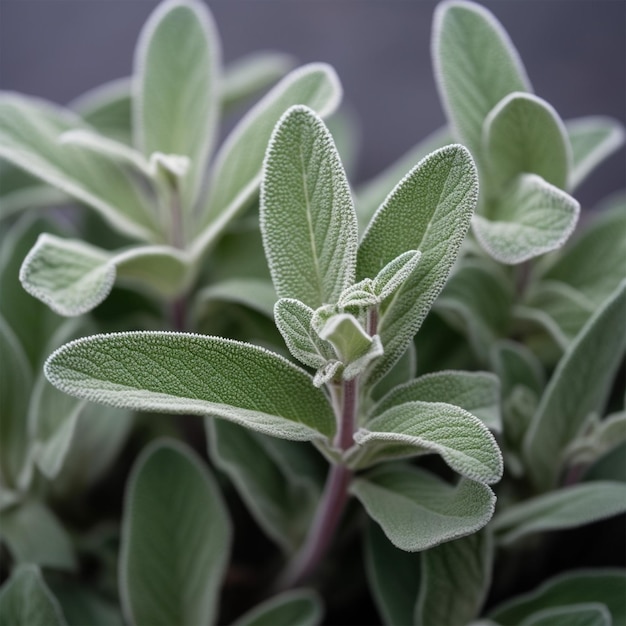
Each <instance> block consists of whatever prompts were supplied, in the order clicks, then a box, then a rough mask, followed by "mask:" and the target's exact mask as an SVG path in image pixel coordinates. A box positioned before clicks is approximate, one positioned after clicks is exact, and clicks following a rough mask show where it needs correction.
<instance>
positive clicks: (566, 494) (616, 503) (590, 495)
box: [491, 481, 626, 545]
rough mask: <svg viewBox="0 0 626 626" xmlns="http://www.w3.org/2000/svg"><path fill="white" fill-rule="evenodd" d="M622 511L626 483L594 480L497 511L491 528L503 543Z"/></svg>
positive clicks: (596, 519)
mask: <svg viewBox="0 0 626 626" xmlns="http://www.w3.org/2000/svg"><path fill="white" fill-rule="evenodd" d="M625 511H626V484H624V483H620V482H610V481H593V482H589V483H582V484H579V485H573V486H570V487H564V488H562V489H557V490H554V491H551V492H549V493H546V494H543V495H540V496H536V497H534V498H529V499H527V500H524V501H523V502H520V503H518V504H512V505H511V506H509V507H508V508H506V509H505V510H504V511H503V512H502V513H497V514H496V516H495V517H494V519H493V522H492V524H491V528H492V529H493V532H494V533H495V534H496V536H497V538H498V541H499V543H502V544H505V545H506V544H509V543H512V542H514V541H517V540H518V539H521V538H522V537H525V536H526V535H529V534H531V533H537V532H544V531H547V530H561V529H564V528H576V527H578V526H583V525H584V524H591V523H592V522H597V521H599V520H602V519H605V518H607V517H612V516H613V515H617V514H619V513H623V512H625Z"/></svg>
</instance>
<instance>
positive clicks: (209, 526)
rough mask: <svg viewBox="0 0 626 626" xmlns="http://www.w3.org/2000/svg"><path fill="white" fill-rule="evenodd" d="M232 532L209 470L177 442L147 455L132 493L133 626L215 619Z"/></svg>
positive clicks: (125, 572)
mask: <svg viewBox="0 0 626 626" xmlns="http://www.w3.org/2000/svg"><path fill="white" fill-rule="evenodd" d="M230 538H231V528H230V521H229V519H228V513H227V510H226V507H225V505H224V503H223V501H222V498H221V494H220V492H219V490H218V488H217V485H216V484H215V483H214V481H213V479H212V477H211V476H210V475H209V473H208V470H207V469H206V467H205V466H204V464H203V462H202V461H201V460H200V459H199V457H197V456H196V455H195V454H194V453H193V452H192V451H191V450H190V449H189V448H187V447H186V446H183V445H182V444H180V443H178V442H175V441H163V440H162V441H159V442H156V443H154V444H152V445H150V446H149V447H148V448H147V449H145V450H144V452H143V453H142V454H141V456H140V457H139V459H138V460H137V462H136V463H135V466H134V468H133V472H132V474H131V477H130V479H129V482H128V487H127V491H126V498H125V506H124V520H123V529H122V547H121V556H120V592H121V593H120V595H121V601H122V607H123V609H124V614H125V616H126V618H127V620H128V621H129V622H130V623H132V624H138V625H139V624H154V625H155V626H156V625H157V624H162V625H163V626H166V625H167V626H169V625H171V624H207V623H210V622H212V621H213V620H214V618H215V615H216V612H217V604H218V592H219V589H220V587H221V584H222V576H223V575H224V571H225V568H226V564H227V562H228V557H229V551H230Z"/></svg>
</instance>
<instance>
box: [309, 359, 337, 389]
mask: <svg viewBox="0 0 626 626" xmlns="http://www.w3.org/2000/svg"><path fill="white" fill-rule="evenodd" d="M342 369H343V363H342V362H341V361H328V363H326V364H325V365H323V366H322V367H320V368H319V369H318V370H317V372H315V376H314V377H313V385H314V386H315V387H321V386H322V385H324V384H326V383H328V382H330V381H331V380H334V379H335V378H336V377H337V376H338V375H339V374H340V372H341V371H342Z"/></svg>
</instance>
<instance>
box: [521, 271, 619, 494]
mask: <svg viewBox="0 0 626 626" xmlns="http://www.w3.org/2000/svg"><path fill="white" fill-rule="evenodd" d="M625 348H626V282H622V284H621V286H620V287H619V288H618V289H617V290H616V291H615V293H614V294H613V295H612V296H611V297H610V298H608V299H607V301H606V302H605V304H604V305H603V306H602V307H601V308H600V309H598V311H596V313H595V314H594V315H593V317H592V318H591V319H590V320H589V321H588V322H587V324H586V325H585V327H584V328H583V329H582V331H581V332H580V334H579V335H578V336H577V337H576V339H575V340H574V342H573V343H572V345H571V347H570V349H569V350H568V351H567V352H566V353H565V355H564V356H563V358H562V359H561V361H560V362H559V364H558V367H557V369H556V371H555V372H554V374H553V376H552V379H551V380H550V383H549V384H548V387H547V388H546V391H545V393H544V395H543V397H542V399H541V403H540V405H539V407H538V408H537V412H536V413H535V415H534V417H533V421H532V423H531V425H530V428H529V430H528V433H527V436H526V439H525V441H524V454H525V457H526V459H527V462H528V468H529V470H530V472H531V476H532V478H533V480H534V482H535V483H536V485H537V486H538V487H540V488H541V489H548V488H550V487H552V486H554V485H555V484H556V482H557V480H558V477H559V471H560V469H561V462H562V455H563V452H564V451H565V448H566V447H567V446H568V445H569V443H571V441H572V440H573V439H574V438H575V437H576V436H577V434H578V432H579V430H580V428H581V427H582V426H583V424H584V422H585V420H586V419H587V417H588V416H589V414H590V413H593V412H597V413H599V412H600V411H601V410H602V407H603V405H604V402H605V401H606V398H607V395H608V393H609V391H610V389H611V384H612V382H613V376H614V375H615V371H616V370H617V368H618V366H619V363H620V361H621V359H622V357H623V354H624V349H625Z"/></svg>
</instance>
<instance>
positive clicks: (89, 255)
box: [20, 233, 189, 316]
mask: <svg viewBox="0 0 626 626" xmlns="http://www.w3.org/2000/svg"><path fill="white" fill-rule="evenodd" d="M188 268H189V266H188V260H187V258H186V255H185V254H184V253H182V252H180V251H178V250H176V249H174V248H170V247H167V246H138V247H134V248H130V249H128V250H126V251H124V252H118V253H112V252H109V251H105V250H102V249H100V248H96V247H95V246H92V245H90V244H87V243H84V242H82V241H78V240H68V239H61V238H59V237H55V236H54V235H49V234H47V233H44V234H42V235H41V236H40V237H39V239H38V240H37V243H36V244H35V246H34V247H33V248H32V250H31V251H30V252H29V253H28V255H27V256H26V258H25V259H24V263H23V264H22V267H21V270H20V281H21V282H22V285H23V286H24V289H26V291H28V293H30V294H31V295H33V296H35V297H36V298H37V299H39V300H41V301H42V302H45V303H46V304H47V305H48V306H49V307H50V308H51V309H52V310H53V311H54V312H55V313H58V314H59V315H64V316H74V315H80V314H82V313H86V312H88V311H90V310H92V309H93V308H95V307H96V306H97V305H98V304H100V303H101V302H103V301H104V300H105V299H106V298H107V296H108V295H109V293H110V292H111V289H113V285H114V284H115V282H116V280H123V281H132V282H134V283H136V284H137V283H138V284H139V285H142V286H147V287H149V288H150V289H151V290H154V291H156V292H157V293H158V294H159V295H162V296H166V297H167V296H169V297H171V296H174V295H176V294H177V293H178V292H179V291H180V290H181V289H184V287H185V286H186V284H187V282H188V279H189V276H188V274H189V271H188Z"/></svg>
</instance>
